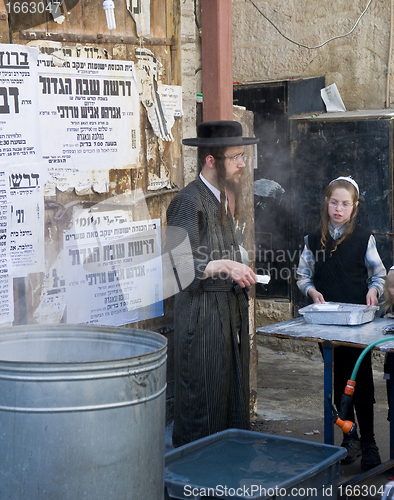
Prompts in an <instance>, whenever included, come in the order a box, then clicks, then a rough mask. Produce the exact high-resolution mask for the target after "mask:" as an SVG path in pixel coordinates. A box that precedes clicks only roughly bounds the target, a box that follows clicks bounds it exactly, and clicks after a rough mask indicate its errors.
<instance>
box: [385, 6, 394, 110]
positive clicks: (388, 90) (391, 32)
mask: <svg viewBox="0 0 394 500" xmlns="http://www.w3.org/2000/svg"><path fill="white" fill-rule="evenodd" d="M390 3H391V8H390V44H389V59H388V62H387V83H386V108H389V107H390V71H391V54H392V50H393V22H394V19H393V17H394V0H391V2H390Z"/></svg>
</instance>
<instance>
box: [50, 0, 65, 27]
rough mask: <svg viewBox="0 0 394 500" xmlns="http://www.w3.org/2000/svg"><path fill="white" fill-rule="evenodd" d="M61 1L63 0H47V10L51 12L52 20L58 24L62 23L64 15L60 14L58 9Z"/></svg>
mask: <svg viewBox="0 0 394 500" xmlns="http://www.w3.org/2000/svg"><path fill="white" fill-rule="evenodd" d="M62 3H63V0H57V1H55V0H47V10H49V12H50V13H51V14H52V17H53V20H54V21H55V22H57V23H58V24H62V23H63V21H64V19H65V17H64V16H63V14H62V11H61V9H60V5H61V4H62Z"/></svg>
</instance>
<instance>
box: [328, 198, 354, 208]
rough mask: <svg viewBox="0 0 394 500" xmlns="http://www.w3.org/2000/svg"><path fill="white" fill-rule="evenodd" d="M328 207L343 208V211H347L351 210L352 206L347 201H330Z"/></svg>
mask: <svg viewBox="0 0 394 500" xmlns="http://www.w3.org/2000/svg"><path fill="white" fill-rule="evenodd" d="M328 206H329V207H331V208H340V207H341V208H343V210H349V209H350V208H352V206H353V203H349V202H348V201H345V202H343V203H342V202H340V201H335V200H330V201H329V202H328Z"/></svg>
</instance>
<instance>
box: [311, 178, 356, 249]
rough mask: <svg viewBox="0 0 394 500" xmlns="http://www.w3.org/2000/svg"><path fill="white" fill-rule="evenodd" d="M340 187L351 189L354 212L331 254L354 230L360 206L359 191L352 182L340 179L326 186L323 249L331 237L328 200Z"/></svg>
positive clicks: (322, 227) (322, 226)
mask: <svg viewBox="0 0 394 500" xmlns="http://www.w3.org/2000/svg"><path fill="white" fill-rule="evenodd" d="M338 188H344V189H346V190H347V191H349V193H350V194H351V197H352V202H353V208H352V213H351V215H350V219H349V220H348V222H347V223H346V226H345V228H344V231H343V233H342V235H341V237H340V238H338V239H337V240H335V241H334V246H333V248H332V249H331V251H330V256H331V255H332V254H333V253H334V252H335V250H336V249H337V248H338V245H340V244H341V243H342V241H344V240H345V239H346V238H347V237H348V236H349V235H350V234H352V232H353V231H354V226H355V219H356V215H357V212H358V206H357V201H358V193H357V189H356V188H355V187H354V186H353V184H352V183H351V182H348V181H344V180H342V179H340V180H338V181H334V182H332V183H331V184H329V185H328V186H327V187H326V191H325V200H324V203H323V208H322V212H321V238H320V243H321V247H322V250H325V249H326V247H327V243H328V241H329V238H330V231H329V222H330V217H329V215H328V202H329V201H330V199H331V196H332V193H333V192H334V190H335V189H338Z"/></svg>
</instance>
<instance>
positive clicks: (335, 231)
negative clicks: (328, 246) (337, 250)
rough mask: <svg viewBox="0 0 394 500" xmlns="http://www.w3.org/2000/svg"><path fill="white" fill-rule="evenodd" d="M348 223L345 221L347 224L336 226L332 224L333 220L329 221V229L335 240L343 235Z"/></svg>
mask: <svg viewBox="0 0 394 500" xmlns="http://www.w3.org/2000/svg"><path fill="white" fill-rule="evenodd" d="M346 224H347V222H345V224H342V226H339V227H335V226H333V225H332V224H331V221H330V222H329V226H328V230H329V231H330V235H331V238H332V239H333V240H337V239H338V238H340V237H341V236H342V233H343V230H344V228H345V225H346Z"/></svg>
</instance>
